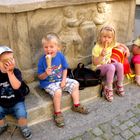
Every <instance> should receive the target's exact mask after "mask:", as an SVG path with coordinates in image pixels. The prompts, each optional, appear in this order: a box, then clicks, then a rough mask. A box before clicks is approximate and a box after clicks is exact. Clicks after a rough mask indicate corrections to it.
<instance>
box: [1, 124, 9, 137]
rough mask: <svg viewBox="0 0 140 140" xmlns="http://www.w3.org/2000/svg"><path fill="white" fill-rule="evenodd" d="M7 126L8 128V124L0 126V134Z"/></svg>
mask: <svg viewBox="0 0 140 140" xmlns="http://www.w3.org/2000/svg"><path fill="white" fill-rule="evenodd" d="M7 128H8V125H7V124H5V125H4V126H0V135H1V134H2V133H3V132H4V131H6V130H7Z"/></svg>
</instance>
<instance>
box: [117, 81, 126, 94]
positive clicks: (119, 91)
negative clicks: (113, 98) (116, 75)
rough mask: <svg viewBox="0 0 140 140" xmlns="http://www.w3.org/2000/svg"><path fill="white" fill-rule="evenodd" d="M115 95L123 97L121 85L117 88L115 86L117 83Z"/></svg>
mask: <svg viewBox="0 0 140 140" xmlns="http://www.w3.org/2000/svg"><path fill="white" fill-rule="evenodd" d="M116 93H117V94H118V95H119V96H124V95H125V92H124V88H123V85H122V86H119V85H117V82H116Z"/></svg>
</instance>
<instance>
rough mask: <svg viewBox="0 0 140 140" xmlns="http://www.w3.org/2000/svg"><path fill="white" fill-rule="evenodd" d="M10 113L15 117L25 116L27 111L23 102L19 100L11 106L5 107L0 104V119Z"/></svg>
mask: <svg viewBox="0 0 140 140" xmlns="http://www.w3.org/2000/svg"><path fill="white" fill-rule="evenodd" d="M8 114H11V115H13V116H14V117H16V119H19V118H27V112H26V107H25V103H24V102H19V103H17V104H15V105H14V106H13V107H9V108H5V107H2V106H0V120H2V119H4V118H5V115H8Z"/></svg>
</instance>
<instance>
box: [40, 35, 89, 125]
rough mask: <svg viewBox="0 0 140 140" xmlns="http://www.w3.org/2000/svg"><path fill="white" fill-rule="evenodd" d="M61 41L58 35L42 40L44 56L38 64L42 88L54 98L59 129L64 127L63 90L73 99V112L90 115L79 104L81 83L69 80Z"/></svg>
mask: <svg viewBox="0 0 140 140" xmlns="http://www.w3.org/2000/svg"><path fill="white" fill-rule="evenodd" d="M59 45H60V41H59V38H58V37H57V35H55V34H48V35H47V36H46V37H44V38H43V39H42V46H43V49H44V55H43V56H42V57H41V58H40V59H39V62H38V78H39V79H40V86H41V88H43V89H45V91H46V92H48V93H49V94H50V95H51V96H52V97H53V104H54V121H55V122H56V125H57V126H58V127H62V126H64V118H63V115H62V113H61V96H62V90H64V91H68V92H69V93H70V94H71V96H72V99H73V102H74V105H73V106H72V110H73V111H75V112H79V113H83V114H88V113H89V112H88V110H87V108H85V107H84V106H82V105H80V103H79V83H78V82H77V81H76V80H74V79H70V78H67V68H68V64H67V61H66V59H65V57H64V55H63V54H62V53H61V52H60V51H59Z"/></svg>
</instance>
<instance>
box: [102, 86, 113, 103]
mask: <svg viewBox="0 0 140 140" xmlns="http://www.w3.org/2000/svg"><path fill="white" fill-rule="evenodd" d="M104 96H105V98H106V99H107V101H109V102H112V101H113V90H110V89H108V88H106V87H105V88H104Z"/></svg>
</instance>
